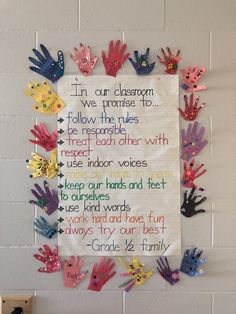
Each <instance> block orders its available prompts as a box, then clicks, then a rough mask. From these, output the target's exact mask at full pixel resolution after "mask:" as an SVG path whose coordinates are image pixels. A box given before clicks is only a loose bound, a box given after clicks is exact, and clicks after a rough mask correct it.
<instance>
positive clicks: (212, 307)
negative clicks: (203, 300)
mask: <svg viewBox="0 0 236 314" xmlns="http://www.w3.org/2000/svg"><path fill="white" fill-rule="evenodd" d="M214 302H215V299H214V293H213V292H212V293H211V314H214V312H215V309H214V305H215V304H214Z"/></svg>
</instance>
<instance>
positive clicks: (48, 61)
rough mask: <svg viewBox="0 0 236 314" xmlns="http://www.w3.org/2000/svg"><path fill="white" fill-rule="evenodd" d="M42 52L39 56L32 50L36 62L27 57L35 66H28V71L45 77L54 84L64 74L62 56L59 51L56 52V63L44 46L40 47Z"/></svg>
mask: <svg viewBox="0 0 236 314" xmlns="http://www.w3.org/2000/svg"><path fill="white" fill-rule="evenodd" d="M40 48H41V50H42V52H43V54H41V53H40V52H39V51H38V50H37V49H33V52H34V54H35V56H36V57H37V58H38V60H36V59H34V58H32V57H29V60H30V61H31V62H32V63H33V64H34V65H36V67H33V66H30V67H29V68H30V70H32V71H34V72H36V73H38V74H40V75H42V76H44V77H46V78H47V79H49V80H50V81H52V82H56V81H57V80H59V78H60V77H62V75H63V74H64V56H63V52H62V51H61V50H59V51H58V53H57V55H58V61H57V62H56V61H54V60H53V58H52V57H51V55H50V53H49V52H48V50H47V48H46V47H45V46H44V45H42V44H41V45H40Z"/></svg>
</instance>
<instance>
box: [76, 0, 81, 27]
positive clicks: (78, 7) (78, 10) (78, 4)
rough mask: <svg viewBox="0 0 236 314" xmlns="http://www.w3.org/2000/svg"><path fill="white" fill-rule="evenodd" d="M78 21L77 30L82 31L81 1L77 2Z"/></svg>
mask: <svg viewBox="0 0 236 314" xmlns="http://www.w3.org/2000/svg"><path fill="white" fill-rule="evenodd" d="M76 9H77V19H76V28H77V29H78V30H80V27H81V25H80V12H81V11H80V0H78V1H77V8H76Z"/></svg>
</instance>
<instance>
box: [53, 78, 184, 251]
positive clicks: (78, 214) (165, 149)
mask: <svg viewBox="0 0 236 314" xmlns="http://www.w3.org/2000/svg"><path fill="white" fill-rule="evenodd" d="M57 88H58V94H59V96H60V97H61V98H62V99H63V100H64V102H65V104H66V106H65V107H64V108H63V109H62V110H61V111H60V112H59V113H58V164H59V167H60V168H59V169H60V171H59V176H58V187H59V200H60V207H59V211H58V220H59V222H60V229H59V234H58V245H59V252H60V255H65V256H69V255H77V254H78V255H88V256H95V255H99V256H112V255H113V256H132V255H133V256H134V255H146V256H157V255H179V254H181V232H180V229H181V228H180V210H179V208H180V169H179V112H178V107H179V80H178V76H177V75H171V76H170V75H168V76H167V75H153V76H147V77H144V76H142V77H138V76H137V77H135V76H127V75H125V76H118V77H111V76H107V75H106V76H105V75H101V76H90V77H82V76H71V75H70V76H63V77H62V78H61V79H60V80H59V81H58V83H57Z"/></svg>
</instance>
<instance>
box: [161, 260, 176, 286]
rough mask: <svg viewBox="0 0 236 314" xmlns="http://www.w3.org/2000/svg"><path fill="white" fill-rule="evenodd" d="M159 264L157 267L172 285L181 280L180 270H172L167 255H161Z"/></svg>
mask: <svg viewBox="0 0 236 314" xmlns="http://www.w3.org/2000/svg"><path fill="white" fill-rule="evenodd" d="M157 264H158V266H159V267H157V270H158V272H159V274H160V275H161V277H162V278H163V279H165V280H166V281H167V282H169V284H170V285H172V286H173V285H174V284H176V283H177V282H178V281H179V270H178V269H175V270H171V268H170V265H169V262H168V259H167V257H165V259H163V258H161V257H160V258H159V260H157Z"/></svg>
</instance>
